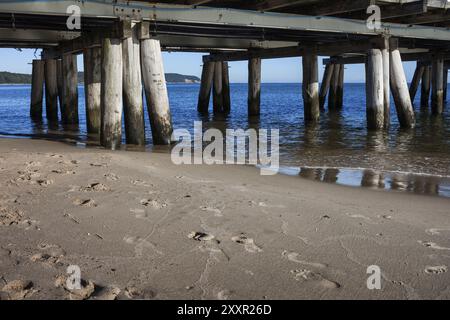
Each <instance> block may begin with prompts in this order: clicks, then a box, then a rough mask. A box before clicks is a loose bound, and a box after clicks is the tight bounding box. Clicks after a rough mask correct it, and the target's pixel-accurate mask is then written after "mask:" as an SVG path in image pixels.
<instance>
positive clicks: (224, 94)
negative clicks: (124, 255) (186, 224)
mask: <svg viewBox="0 0 450 320" xmlns="http://www.w3.org/2000/svg"><path fill="white" fill-rule="evenodd" d="M371 6H372V7H371ZM373 6H377V7H373ZM75 8H79V12H78V11H77V10H76V9H75ZM370 8H380V13H381V21H380V23H379V25H377V24H374V25H373V26H372V25H371V24H370V21H369V20H368V19H369V18H370V17H371V15H372V14H373V13H374V12H375V11H372V9H370ZM368 9H369V10H368ZM448 9H450V3H448V2H447V1H445V0H411V1H399V0H383V1H375V0H353V1H346V0H343V1H325V0H314V1H309V0H305V1H302V0H301V1H288V0H251V1H250V0H248V1H231V0H220V1H219V0H185V1H173V0H172V1H169V0H160V1H120V0H119V1H108V0H105V1H101V2H100V1H89V0H87V1H31V0H30V1H20V2H17V1H2V2H0V23H1V26H0V47H3V48H39V49H43V51H42V57H41V59H37V60H34V61H33V76H32V89H31V106H30V115H31V117H33V118H35V119H36V118H39V117H42V113H43V105H44V96H45V116H46V117H47V119H48V120H49V121H52V122H55V121H58V119H59V116H58V114H60V119H61V122H62V123H64V124H69V125H73V124H77V123H78V92H77V85H78V80H77V72H78V66H77V59H76V55H79V54H82V55H83V58H84V75H85V95H86V97H85V101H86V115H87V131H88V132H89V133H91V134H98V136H99V140H100V143H101V144H102V145H103V146H104V147H105V148H108V149H117V148H119V147H120V145H121V141H122V135H123V133H122V122H124V124H125V133H124V134H125V137H126V141H127V143H128V144H133V145H144V144H145V134H144V103H143V99H144V98H143V93H144V94H145V99H146V102H147V106H148V113H149V118H150V126H151V129H152V135H153V141H154V144H158V145H168V144H170V143H171V134H172V131H173V125H172V120H171V111H170V103H169V98H168V91H167V85H166V80H165V76H164V64H163V59H162V52H163V51H171V52H173V51H177V52H203V53H204V56H203V71H202V78H201V85H200V90H199V96H198V107H197V111H198V112H200V113H208V112H210V110H209V106H210V101H211V99H212V106H213V107H212V112H214V113H215V114H228V113H230V112H233V108H232V103H233V102H232V101H231V99H230V80H229V74H228V72H229V71H228V64H229V63H230V62H233V61H248V71H249V74H248V87H249V89H248V115H249V116H250V117H255V116H256V117H257V116H259V115H260V114H261V113H263V112H264V110H261V62H262V60H263V59H273V58H285V57H302V58H303V59H302V70H303V84H302V86H303V88H302V89H301V90H302V96H303V106H304V114H305V117H304V119H305V125H310V124H314V123H317V122H318V121H319V120H320V116H321V113H322V112H325V110H326V109H328V112H335V111H339V110H340V109H342V108H344V107H345V106H344V105H343V96H344V90H345V88H344V72H345V66H346V65H348V64H357V63H361V64H365V66H366V105H367V107H366V110H367V128H368V130H386V129H388V128H389V126H390V122H391V120H390V97H391V94H392V97H393V101H394V103H395V107H396V114H397V117H398V121H399V124H400V126H401V127H402V128H413V127H414V126H415V122H416V119H415V113H414V109H413V101H414V98H415V97H416V95H417V92H418V91H419V87H420V90H421V97H422V98H421V107H422V108H423V109H426V108H429V109H430V110H431V111H432V113H433V114H434V115H436V116H439V115H441V114H442V113H443V111H444V106H445V101H446V99H447V97H446V92H447V82H448V81H447V80H448V79H447V76H448V69H449V68H450V29H449V27H450V14H449V11H448ZM78 13H79V15H78ZM77 18H79V22H80V25H79V26H78V27H76V26H75V27H74V28H69V25H68V21H69V20H70V21H72V20H73V21H75V22H76V21H77V20H76V19H77ZM319 56H325V57H326V59H325V60H324V64H325V66H324V67H325V72H324V76H323V79H319V74H320V73H319V67H320V66H319V62H318V61H319V60H318V59H319V58H318V57H319ZM405 61H415V62H416V63H417V69H416V72H415V74H414V78H413V81H412V83H411V85H410V86H409V87H408V83H407V79H406V76H405V71H404V68H403V62H405ZM299 63H300V60H299ZM44 88H45V89H44ZM299 90H300V88H299ZM44 91H45V95H44ZM58 105H59V109H58ZM122 115H123V116H122Z"/></svg>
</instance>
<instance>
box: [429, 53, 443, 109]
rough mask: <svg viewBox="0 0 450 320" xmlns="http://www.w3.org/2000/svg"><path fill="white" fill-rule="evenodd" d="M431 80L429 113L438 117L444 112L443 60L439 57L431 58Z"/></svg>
mask: <svg viewBox="0 0 450 320" xmlns="http://www.w3.org/2000/svg"><path fill="white" fill-rule="evenodd" d="M431 78H432V91H431V111H432V113H433V114H435V115H439V114H442V112H443V110H444V59H443V58H442V57H440V56H437V57H434V58H433V63H432V71H431Z"/></svg>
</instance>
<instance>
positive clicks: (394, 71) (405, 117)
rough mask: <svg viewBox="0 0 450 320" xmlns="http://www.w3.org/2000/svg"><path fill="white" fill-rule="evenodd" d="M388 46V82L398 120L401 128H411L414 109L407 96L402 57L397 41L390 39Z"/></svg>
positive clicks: (413, 122) (413, 120) (407, 90)
mask: <svg viewBox="0 0 450 320" xmlns="http://www.w3.org/2000/svg"><path fill="white" fill-rule="evenodd" d="M390 45H391V48H390V70H391V75H390V78H391V79H390V83H391V90H392V95H393V97H394V101H395V107H396V110H397V116H398V121H399V123H400V126H401V127H402V128H413V127H414V126H415V124H416V120H415V115H414V109H413V106H412V103H411V97H410V96H409V89H408V83H407V82H406V76H405V71H404V69H403V64H402V58H401V56H400V51H399V50H398V41H396V40H391V43H390Z"/></svg>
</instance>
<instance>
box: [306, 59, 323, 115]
mask: <svg viewBox="0 0 450 320" xmlns="http://www.w3.org/2000/svg"><path fill="white" fill-rule="evenodd" d="M302 61H303V90H302V91H303V105H304V112H305V122H306V123H312V122H317V121H318V120H319V118H320V102H319V74H318V64H317V55H316V54H315V53H307V54H305V55H303V59H302Z"/></svg>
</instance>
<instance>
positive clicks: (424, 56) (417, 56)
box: [323, 52, 450, 65]
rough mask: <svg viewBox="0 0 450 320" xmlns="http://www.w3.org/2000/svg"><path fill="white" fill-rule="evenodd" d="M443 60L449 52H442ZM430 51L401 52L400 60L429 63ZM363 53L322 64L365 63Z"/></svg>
mask: <svg viewBox="0 0 450 320" xmlns="http://www.w3.org/2000/svg"><path fill="white" fill-rule="evenodd" d="M443 57H444V60H450V52H446V53H443ZM431 59H432V56H431V53H430V52H420V53H402V61H403V62H405V61H421V62H422V63H424V64H431ZM365 61H366V57H365V55H361V56H355V57H336V58H331V59H324V60H323V64H324V65H327V64H330V63H337V64H362V63H365Z"/></svg>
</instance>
